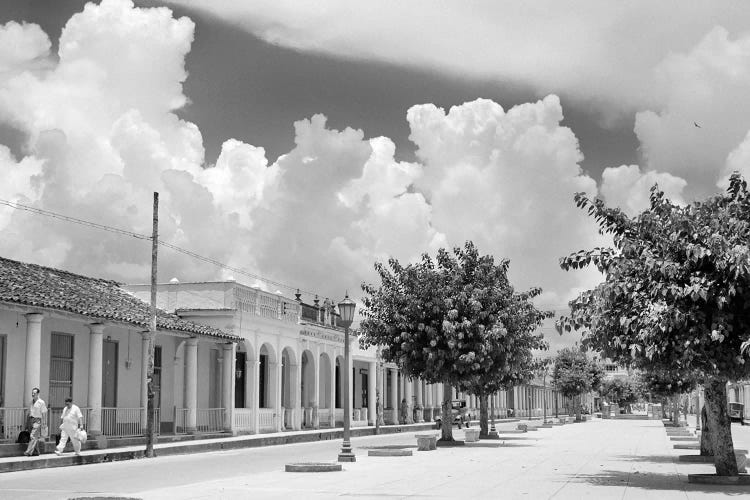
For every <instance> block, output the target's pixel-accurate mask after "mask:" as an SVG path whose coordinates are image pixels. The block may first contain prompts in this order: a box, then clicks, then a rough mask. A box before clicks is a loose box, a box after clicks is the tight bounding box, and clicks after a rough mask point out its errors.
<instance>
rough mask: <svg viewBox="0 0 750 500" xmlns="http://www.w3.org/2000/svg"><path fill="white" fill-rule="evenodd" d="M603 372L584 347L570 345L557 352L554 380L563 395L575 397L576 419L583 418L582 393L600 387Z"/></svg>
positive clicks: (553, 372)
mask: <svg viewBox="0 0 750 500" xmlns="http://www.w3.org/2000/svg"><path fill="white" fill-rule="evenodd" d="M603 373H604V372H603V370H602V369H601V367H600V366H599V364H598V363H597V362H596V361H594V360H592V359H589V357H588V356H586V353H585V352H584V351H583V350H582V349H578V348H569V347H568V348H565V349H561V350H560V351H559V352H558V353H557V356H556V357H555V364H554V368H553V371H552V380H553V381H554V383H555V387H556V388H557V390H558V391H560V393H561V394H562V395H563V396H565V397H566V398H573V399H575V414H576V421H579V422H580V420H581V401H580V396H581V394H584V393H586V392H589V391H591V390H593V389H594V388H596V387H599V384H600V382H601V379H602V375H603Z"/></svg>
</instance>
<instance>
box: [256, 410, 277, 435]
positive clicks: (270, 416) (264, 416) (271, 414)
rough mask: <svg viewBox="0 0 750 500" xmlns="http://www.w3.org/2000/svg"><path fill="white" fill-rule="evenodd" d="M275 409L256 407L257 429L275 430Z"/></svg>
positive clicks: (261, 430)
mask: <svg viewBox="0 0 750 500" xmlns="http://www.w3.org/2000/svg"><path fill="white" fill-rule="evenodd" d="M276 418H277V416H276V410H275V409H273V408H260V409H258V430H259V431H260V432H273V431H275V430H276Z"/></svg>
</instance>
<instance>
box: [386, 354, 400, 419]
mask: <svg viewBox="0 0 750 500" xmlns="http://www.w3.org/2000/svg"><path fill="white" fill-rule="evenodd" d="M390 372H391V392H390V394H389V396H390V402H389V403H388V405H389V406H390V407H391V410H393V413H392V414H393V415H395V418H393V419H392V421H391V422H388V423H389V424H393V423H396V424H397V423H398V371H397V370H396V369H395V368H390Z"/></svg>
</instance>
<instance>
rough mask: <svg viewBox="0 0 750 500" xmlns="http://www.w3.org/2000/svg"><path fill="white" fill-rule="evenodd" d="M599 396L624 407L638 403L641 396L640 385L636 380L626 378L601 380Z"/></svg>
mask: <svg viewBox="0 0 750 500" xmlns="http://www.w3.org/2000/svg"><path fill="white" fill-rule="evenodd" d="M599 394H600V395H601V396H602V397H603V398H606V399H607V400H608V401H612V402H615V403H617V404H618V406H625V405H628V404H631V403H635V402H636V401H638V399H639V397H640V396H641V390H640V384H639V383H638V381H637V380H631V379H627V378H613V379H610V380H603V381H602V383H601V385H600V387H599Z"/></svg>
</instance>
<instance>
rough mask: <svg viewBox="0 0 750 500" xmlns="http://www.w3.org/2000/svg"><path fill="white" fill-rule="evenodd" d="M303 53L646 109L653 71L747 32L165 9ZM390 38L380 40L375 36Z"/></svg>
mask: <svg viewBox="0 0 750 500" xmlns="http://www.w3.org/2000/svg"><path fill="white" fill-rule="evenodd" d="M172 1H173V3H176V4H183V5H184V6H186V7H189V8H200V9H204V10H206V11H208V12H210V13H211V14H213V15H215V16H218V17H220V18H221V19H223V20H225V21H227V22H230V23H233V24H236V25H238V26H241V27H242V28H244V29H246V30H247V31H249V32H251V33H253V34H255V35H256V36H259V37H261V38H263V39H264V40H266V41H268V42H270V43H274V44H278V45H282V46H285V47H290V48H293V49H295V50H301V51H315V52H320V53H325V54H330V55H333V56H336V57H343V58H355V59H367V60H377V61H383V62H389V63H394V64H398V65H410V66H417V67H423V68H429V69H436V70H438V71H442V72H446V73H449V74H453V75H459V76H461V77H464V78H465V77H473V78H481V79H487V78H495V79H500V80H502V81H506V82H516V83H520V84H523V85H529V86H531V87H533V88H534V89H536V90H537V91H538V92H539V94H540V95H545V94H547V93H552V92H554V93H561V94H562V95H563V96H564V97H571V98H574V99H578V100H581V101H586V102H594V103H597V104H603V105H602V106H601V107H600V110H602V111H604V112H606V113H612V112H613V111H614V112H615V113H616V112H619V111H622V110H628V111H631V110H632V111H634V110H636V109H644V108H649V109H651V106H652V105H655V104H658V103H659V102H660V101H658V100H657V96H656V95H655V94H654V93H653V91H652V90H653V83H654V81H653V77H652V74H651V71H652V69H653V68H654V67H655V66H656V65H657V64H658V63H659V62H660V61H661V60H662V59H663V58H664V57H666V56H667V55H668V54H670V53H671V52H681V51H684V50H685V49H687V48H688V47H690V46H691V45H692V44H694V43H695V40H697V39H698V38H699V37H701V36H703V35H704V34H705V33H706V32H707V31H709V30H710V29H711V28H713V27H714V26H715V25H722V26H725V27H727V28H728V29H730V30H733V31H735V30H745V29H746V26H747V25H746V21H745V20H746V19H748V18H749V17H750V6H749V5H746V4H744V3H742V2H722V3H716V2H711V1H708V0H698V1H693V2H690V3H689V4H686V3H685V2H679V1H676V0H670V1H662V2H651V1H647V0H638V1H631V2H603V1H601V0H588V1H584V2H577V3H576V8H571V6H570V5H569V4H566V3H564V2H555V1H546V2H533V3H529V2H525V3H518V2H513V1H498V0H485V1H479V2H472V3H471V5H470V6H469V5H467V4H465V3H462V2H439V3H436V2H432V1H429V0H412V1H409V2H398V1H381V2H354V3H353V2H349V1H346V0H330V1H327V2H324V3H323V4H321V3H320V2H302V3H300V2H295V1H289V0H254V1H250V2H235V1H231V0H189V1H188V0H172ZM384 33H387V34H388V35H387V36H383V34H384Z"/></svg>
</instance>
